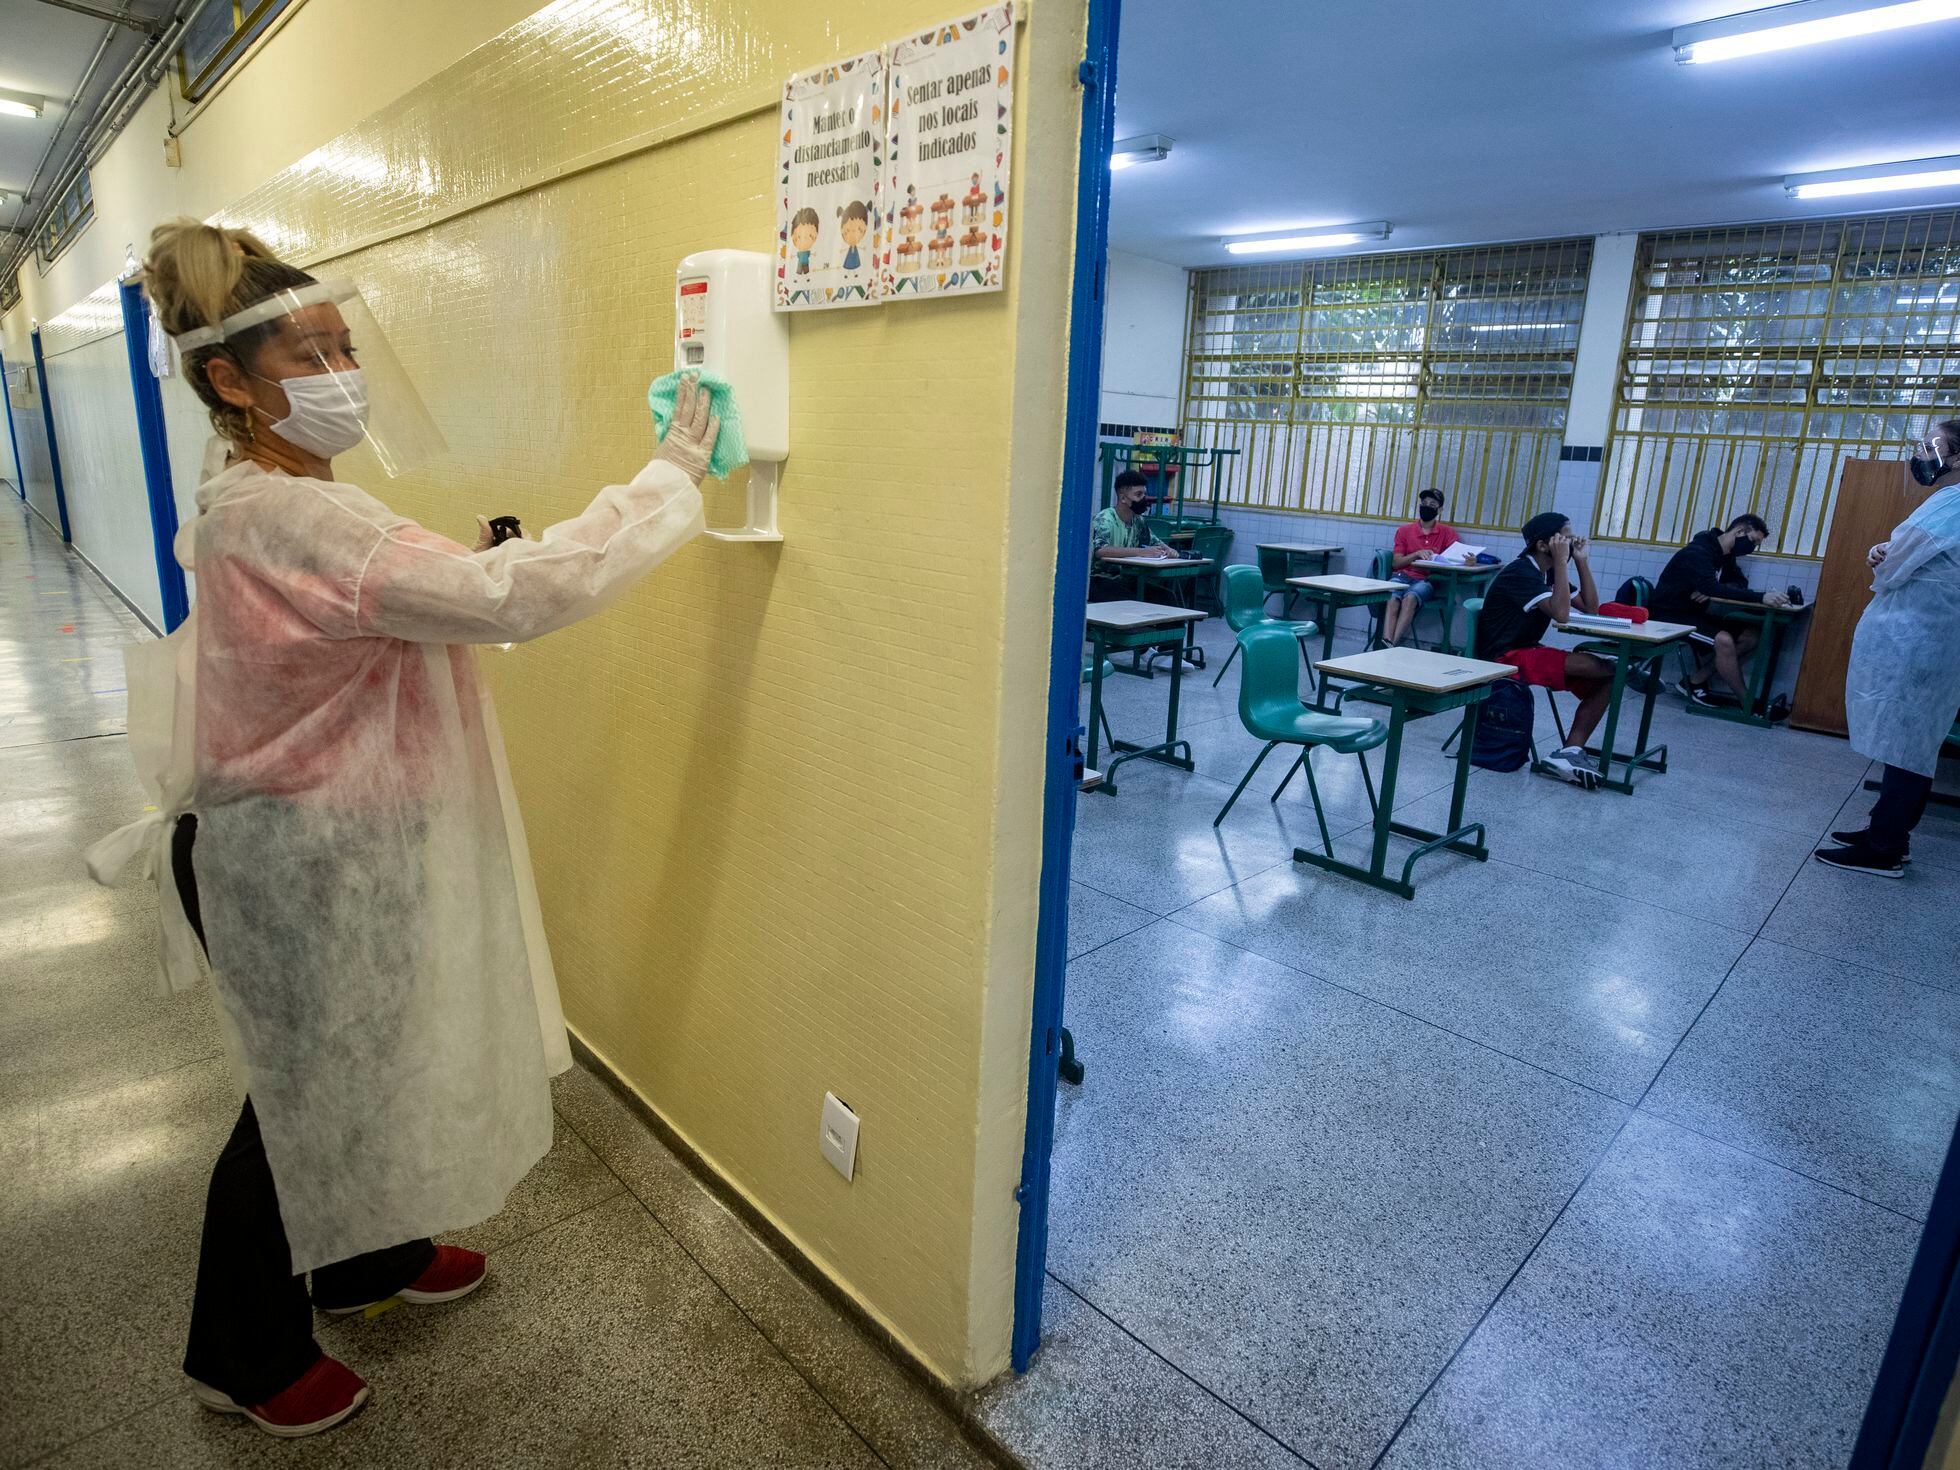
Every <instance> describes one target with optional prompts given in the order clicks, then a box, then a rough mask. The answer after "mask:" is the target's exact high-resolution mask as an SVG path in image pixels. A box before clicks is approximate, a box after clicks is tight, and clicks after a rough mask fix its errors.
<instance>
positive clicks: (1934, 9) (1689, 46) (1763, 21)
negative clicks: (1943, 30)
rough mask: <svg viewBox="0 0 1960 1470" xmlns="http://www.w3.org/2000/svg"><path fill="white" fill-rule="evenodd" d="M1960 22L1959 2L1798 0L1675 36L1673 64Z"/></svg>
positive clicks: (1726, 58)
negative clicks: (1954, 20) (1948, 22)
mask: <svg viewBox="0 0 1960 1470" xmlns="http://www.w3.org/2000/svg"><path fill="white" fill-rule="evenodd" d="M1956 16H1960V0H1904V3H1897V0H1895V3H1892V4H1875V3H1873V0H1797V3H1796V4H1794V5H1776V6H1772V7H1771V8H1770V9H1768V10H1750V11H1745V12H1744V13H1742V14H1741V15H1725V16H1722V17H1720V18H1719V19H1716V20H1705V21H1702V22H1700V23H1699V24H1696V25H1691V26H1681V27H1679V28H1677V29H1676V30H1675V32H1674V36H1673V42H1674V59H1675V60H1676V61H1679V62H1682V63H1693V62H1702V61H1733V60H1734V59H1735V58H1736V57H1738V56H1759V55H1761V54H1762V53H1763V52H1765V51H1788V50H1790V49H1791V48H1792V47H1796V46H1816V45H1821V44H1822V43H1824V42H1826V41H1843V40H1848V39H1849V38H1851V37H1853V36H1869V35H1873V34H1875V33H1877V32H1879V31H1896V30H1900V29H1902V28H1904V27H1906V26H1923V25H1929V24H1931V23H1932V22H1934V21H1938V20H1952V19H1954V18H1955V17H1956Z"/></svg>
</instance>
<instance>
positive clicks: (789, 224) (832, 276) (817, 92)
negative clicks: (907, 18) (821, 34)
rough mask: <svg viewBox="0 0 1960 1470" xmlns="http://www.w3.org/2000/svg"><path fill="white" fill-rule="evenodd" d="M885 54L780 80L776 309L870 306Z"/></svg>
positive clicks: (875, 278) (879, 206) (875, 290)
mask: <svg viewBox="0 0 1960 1470" xmlns="http://www.w3.org/2000/svg"><path fill="white" fill-rule="evenodd" d="M885 70H886V68H885V53H884V51H883V50H882V49H880V50H878V51H869V52H866V53H865V54H864V55H862V56H853V57H850V58H848V59H846V60H843V61H837V62H831V63H829V64H827V65H824V66H820V67H817V68H815V69H814V70H811V71H807V72H803V73H801V74H799V75H797V76H793V77H791V78H790V79H789V80H788V81H787V82H785V83H784V84H783V92H782V105H781V109H780V121H781V132H780V134H779V137H780V140H781V154H780V167H779V170H778V173H777V179H776V183H777V193H776V307H777V309H778V310H780V311H809V310H822V309H825V308H832V307H839V306H862V305H867V304H870V303H873V302H875V301H877V300H878V299H879V297H880V296H881V295H882V294H883V290H882V286H883V283H882V280H881V278H880V276H879V274H878V272H877V270H876V269H874V267H875V266H876V265H877V263H878V249H879V232H880V228H881V215H882V213H883V210H884V202H883V188H884V164H885V105H886V91H885Z"/></svg>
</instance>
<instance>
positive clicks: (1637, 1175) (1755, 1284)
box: [1383, 1116, 1918, 1470]
mask: <svg viewBox="0 0 1960 1470" xmlns="http://www.w3.org/2000/svg"><path fill="white" fill-rule="evenodd" d="M1917 1236H1918V1227H1917V1225H1916V1224H1915V1223H1914V1222H1912V1221H1909V1220H1906V1219H1904V1218H1902V1217H1901V1216H1898V1215H1895V1214H1893V1213H1891V1212H1890V1211H1887V1210H1882V1209H1880V1208H1878V1207H1877V1206H1875V1205H1870V1204H1866V1203H1865V1202H1864V1201H1862V1200H1858V1199H1854V1198H1852V1197H1851V1196H1850V1195H1847V1194H1843V1193H1840V1192H1839V1191H1837V1190H1834V1189H1831V1188H1829V1187H1827V1186H1825V1185H1821V1184H1814V1183H1812V1182H1811V1181H1809V1180H1807V1179H1802V1178H1799V1177H1798V1176H1797V1175H1794V1174H1791V1173H1790V1172H1789V1171H1787V1170H1784V1169H1779V1168H1777V1167H1776V1166H1775V1165H1773V1164H1766V1163H1763V1162H1761V1161H1760V1160H1757V1159H1751V1158H1748V1157H1746V1156H1744V1155H1742V1154H1738V1153H1736V1152H1735V1151H1734V1150H1732V1149H1728V1148H1724V1147H1723V1146H1722V1145H1721V1144H1718V1143H1714V1142H1712V1141H1710V1140H1708V1139H1704V1138H1699V1137H1697V1136H1695V1135H1694V1134H1691V1133H1687V1132H1685V1131H1683V1130H1682V1129H1679V1128H1675V1127H1673V1126H1672V1125H1671V1124H1668V1123H1664V1122H1661V1121H1660V1120H1658V1119H1654V1118H1648V1117H1644V1116H1636V1117H1635V1118H1634V1120H1633V1121H1632V1122H1630V1123H1629V1124H1628V1125H1627V1128H1626V1131H1625V1132H1624V1133H1622V1134H1621V1135H1620V1138H1619V1140H1618V1141H1617V1142H1616V1143H1615V1144H1614V1145H1613V1148H1612V1150H1611V1151H1610V1152H1609V1153H1608V1155H1607V1158H1606V1161H1605V1162H1604V1163H1602V1164H1601V1165H1600V1167H1599V1168H1598V1169H1597V1170H1596V1171H1595V1172H1594V1174H1593V1176H1592V1177H1591V1178H1590V1179H1589V1180H1588V1181H1587V1182H1586V1185H1585V1188H1583V1189H1581V1190H1580V1191H1579V1193H1578V1195H1577V1197H1576V1198H1575V1199H1574V1200H1573V1201H1572V1204H1571V1206H1570V1208H1568V1209H1567V1210H1566V1212H1565V1213H1564V1214H1563V1215H1562V1216H1561V1217H1560V1219H1559V1222H1558V1224H1557V1225H1556V1226H1554V1227H1553V1229H1552V1231H1551V1233H1550V1234H1549V1235H1547V1236H1546V1237H1545V1240H1544V1242H1543V1243H1542V1244H1541V1245H1540V1246H1539V1247H1538V1249H1537V1250H1536V1251H1535V1252H1533V1254H1532V1258H1531V1260H1530V1261H1529V1262H1528V1263H1527V1264H1526V1265H1525V1267H1524V1269H1523V1270H1522V1271H1520V1272H1519V1273H1518V1277H1517V1280H1515V1281H1514V1282H1512V1283H1511V1285H1510V1286H1509V1287H1508V1288H1507V1289H1506V1290H1505V1292H1504V1296H1503V1298H1502V1299H1501V1300H1500V1301H1499V1302H1498V1304H1497V1306H1496V1307H1495V1308H1494V1309H1493V1310H1492V1311H1491V1314H1490V1316H1489V1317H1488V1318H1487V1319H1485V1321H1484V1323H1483V1325H1482V1326H1480V1327H1479V1328H1478V1329H1477V1331H1476V1332H1475V1333H1474V1334H1473V1335H1472V1336H1471V1338H1470V1340H1469V1342H1468V1343H1467V1344H1466V1345H1465V1347H1464V1349H1463V1351H1462V1352H1461V1354H1459V1355H1458V1357H1457V1359H1456V1361H1455V1362H1454V1363H1452V1364H1451V1365H1450V1369H1449V1371H1448V1372H1447V1373H1446V1374H1444V1375H1443V1378H1442V1380H1441V1382H1439V1383H1438V1384H1437V1385H1436V1387H1435V1388H1434V1389H1433V1390H1432V1391H1431V1392H1430V1394H1429V1395H1428V1397H1427V1398H1425V1399H1424V1400H1423V1402H1422V1404H1421V1405H1420V1406H1419V1407H1418V1408H1417V1409H1416V1410H1415V1414H1414V1417H1413V1418H1412V1420H1411V1421H1410V1423H1409V1426H1408V1428H1407V1429H1406V1430H1404V1431H1403V1433H1402V1434H1401V1436H1400V1437H1399V1438H1398V1439H1397V1440H1396V1442H1395V1445H1394V1447H1393V1448H1392V1449H1391V1450H1390V1451H1389V1454H1388V1456H1387V1457H1386V1459H1385V1460H1384V1461H1383V1466H1384V1470H1443V1467H1450V1470H1512V1467H1515V1470H1540V1467H1544V1466H1551V1465H1557V1466H1576V1465H1601V1466H1604V1465H1629V1466H1631V1465H1638V1466H1641V1467H1643V1470H1705V1467H1708V1466H1713V1465H1736V1466H1743V1465H1748V1466H1756V1465H1762V1466H1771V1465H1773V1466H1776V1467H1778V1470H1811V1467H1815V1470H1836V1467H1839V1466H1842V1465H1843V1464H1844V1463H1845V1460H1846V1459H1847V1458H1848V1457H1849V1455H1850V1453H1851V1442H1852V1438H1853V1437H1854V1436H1855V1434H1856V1433H1857V1428H1858V1423H1859V1421H1860V1419H1861V1418H1862V1417H1863V1415H1864V1410H1865V1400H1866V1398H1867V1396H1868V1395H1869V1394H1870V1392H1871V1385H1872V1379H1873V1376H1874V1374H1875V1373H1876V1371H1877V1366H1878V1358H1879V1354H1880V1352H1881V1351H1882V1350H1883V1348H1884V1345H1885V1338H1886V1334H1887V1333H1888V1332H1890V1330H1891V1327H1892V1315H1893V1313H1894V1311H1895V1310H1896V1309H1897V1303H1898V1298H1899V1293H1900V1291H1901V1290H1902V1289H1903V1288H1904V1285H1905V1275H1906V1268H1907V1266H1908V1264H1909V1263H1910V1261H1911V1258H1912V1250H1913V1246H1914V1245H1915V1243H1916V1241H1917Z"/></svg>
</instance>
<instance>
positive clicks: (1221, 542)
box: [1191, 526, 1232, 608]
mask: <svg viewBox="0 0 1960 1470" xmlns="http://www.w3.org/2000/svg"><path fill="white" fill-rule="evenodd" d="M1231 549H1232V528H1231V527H1230V526H1199V527H1196V528H1195V529H1194V530H1193V531H1192V532H1191V555H1193V556H1195V557H1200V558H1202V559H1203V560H1206V561H1209V562H1210V563H1211V564H1212V565H1213V566H1215V567H1217V568H1218V569H1219V571H1220V573H1221V576H1220V577H1215V578H1212V579H1211V580H1209V581H1206V582H1203V583H1200V584H1199V586H1200V588H1201V589H1202V591H1203V593H1204V599H1205V601H1207V602H1209V603H1210V604H1211V606H1212V607H1215V608H1222V607H1224V605H1225V598H1224V595H1223V593H1222V592H1221V590H1220V589H1221V588H1222V587H1223V586H1224V585H1225V584H1224V582H1223V580H1222V574H1223V572H1224V570H1225V557H1226V555H1227V553H1229V552H1230V551H1231Z"/></svg>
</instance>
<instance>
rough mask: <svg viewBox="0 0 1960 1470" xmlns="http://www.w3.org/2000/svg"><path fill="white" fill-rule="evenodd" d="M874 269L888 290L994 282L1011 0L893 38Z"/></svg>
mask: <svg viewBox="0 0 1960 1470" xmlns="http://www.w3.org/2000/svg"><path fill="white" fill-rule="evenodd" d="M888 49H889V51H890V53H891V77H890V82H889V87H890V97H891V107H890V126H889V130H888V135H889V139H890V145H891V146H890V154H891V158H890V163H889V165H888V166H887V169H886V175H885V191H884V204H885V231H884V235H883V238H882V242H881V244H880V247H879V252H878V274H879V277H880V280H881V283H882V290H883V292H884V294H885V296H886V297H888V298H892V299H899V298H903V297H907V296H951V295H955V294H961V293H967V292H974V291H998V290H999V289H1000V287H1001V276H1002V262H1003V261H1004V260H1005V259H1006V257H1007V169H1008V161H1009V159H1011V158H1012V157H1013V153H1014V137H1013V133H1012V128H1013V117H1014V84H1013V74H1012V67H1013V62H1014V7H1013V5H1012V4H1011V3H1009V4H1004V5H991V6H989V7H988V8H987V9H985V10H983V11H981V12H980V13H979V14H978V15H975V16H972V17H970V18H968V19H966V20H956V21H949V22H947V23H946V24H945V25H941V26H937V27H935V28H934V29H932V30H931V31H928V32H926V33H925V34H924V35H919V36H911V37H907V38H906V39H905V40H903V41H895V42H893V43H892V44H891V46H890V47H889V48H888Z"/></svg>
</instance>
